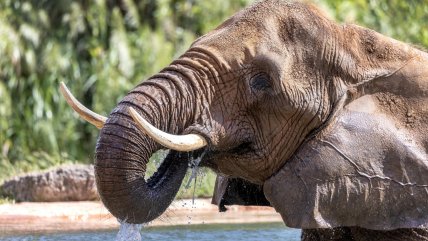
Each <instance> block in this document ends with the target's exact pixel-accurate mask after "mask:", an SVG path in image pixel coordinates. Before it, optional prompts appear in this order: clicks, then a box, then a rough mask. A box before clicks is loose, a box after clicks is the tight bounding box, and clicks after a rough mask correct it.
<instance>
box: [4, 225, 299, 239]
mask: <svg viewBox="0 0 428 241" xmlns="http://www.w3.org/2000/svg"><path fill="white" fill-rule="evenodd" d="M300 232H301V231H300V230H299V229H290V228H286V227H285V226H284V224H281V223H268V224H266V223H264V224H214V225H211V224H210V225H186V226H175V227H161V228H159V227H154V228H143V229H142V231H141V236H142V240H144V241H146V240H150V241H155V240H156V241H159V240H175V241H184V240H192V241H197V240H198V241H199V240H201V241H213V240H221V241H226V240H234V241H259V240H266V241H273V240H285V241H298V240H300ZM116 234H117V230H115V231H101V232H83V233H61V234H37V235H25V236H23V235H20V236H1V234H0V240H4V241H18V240H19V241H21V240H22V241H35V240H43V241H54V240H55V241H57V240H58V241H59V240H61V241H62V240H70V241H71V240H73V241H74V240H76V241H81V240H91V241H92V240H93V241H107V240H114V239H115V238H116Z"/></svg>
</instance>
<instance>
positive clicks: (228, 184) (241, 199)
mask: <svg viewBox="0 0 428 241" xmlns="http://www.w3.org/2000/svg"><path fill="white" fill-rule="evenodd" d="M212 203H213V204H216V205H218V207H219V210H220V212H225V211H226V210H227V209H226V207H225V205H243V206H270V203H269V201H268V200H267V199H266V197H265V195H264V193H263V186H262V185H257V184H253V183H250V182H248V181H246V180H244V179H241V178H230V177H225V176H221V175H218V176H217V179H216V183H215V187H214V195H213V198H212Z"/></svg>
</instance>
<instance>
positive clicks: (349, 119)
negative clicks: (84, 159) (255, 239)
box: [95, 0, 428, 233]
mask: <svg viewBox="0 0 428 241" xmlns="http://www.w3.org/2000/svg"><path fill="white" fill-rule="evenodd" d="M427 66H428V54H427V53H425V52H423V51H420V50H417V49H415V48H412V47H410V46H409V45H406V44H404V43H401V42H399V41H396V40H393V39H391V38H388V37H385V36H383V35H381V34H378V33H376V32H374V31H371V30H368V29H365V28H361V27H358V26H355V25H338V24H336V23H334V22H332V21H331V20H329V19H327V18H325V17H324V16H323V15H322V14H321V13H320V12H319V11H318V10H317V9H316V8H314V7H312V6H308V5H305V4H302V3H290V2H286V1H279V0H267V1H263V2H260V3H257V4H255V5H253V6H251V7H249V8H247V9H245V10H242V11H241V12H239V13H237V14H236V15H234V16H233V17H231V18H230V19H228V20H227V21H225V22H224V23H223V24H222V25H220V26H219V27H218V28H216V29H215V30H213V31H212V32H210V33H208V34H207V35H205V36H202V37H201V38H199V39H198V40H196V41H195V42H194V43H193V44H192V46H191V47H190V49H189V50H188V51H187V52H186V53H185V54H183V56H181V57H180V58H179V59H177V60H175V61H174V62H173V63H172V64H171V65H170V66H168V67H166V68H165V69H164V70H162V71H161V72H160V73H158V74H156V75H154V76H153V77H151V78H150V79H149V80H147V81H145V82H143V83H142V84H140V85H138V86H137V87H136V88H135V89H133V90H132V91H130V93H128V95H127V96H126V97H125V98H124V99H123V100H122V101H121V102H120V103H119V104H118V106H117V107H116V108H115V109H114V110H113V112H112V113H111V114H110V116H109V118H108V119H107V122H106V123H105V125H104V127H103V128H102V130H101V133H100V137H99V140H98V143H97V148H96V160H95V173H96V180H97V187H98V190H99V192H100V196H101V199H102V201H103V202H104V204H105V205H106V207H107V208H108V209H109V210H110V211H111V212H112V214H113V215H115V216H116V217H118V218H119V219H126V220H127V221H128V222H131V223H143V222H149V221H151V220H153V219H155V218H156V217H158V216H159V215H160V214H162V213H163V212H164V211H165V209H166V208H167V207H168V206H169V204H170V203H171V201H172V200H173V198H174V196H175V194H176V192H177V190H178V188H179V186H180V184H181V181H182V180H183V177H184V174H185V171H186V169H187V165H188V160H189V158H188V157H189V155H188V154H187V153H179V152H176V151H171V152H170V154H169V155H168V156H167V157H166V159H165V160H164V162H163V164H162V166H161V167H160V168H159V170H158V172H157V173H156V174H155V175H154V176H153V177H151V178H150V179H149V180H147V181H146V180H145V179H144V175H145V170H146V164H147V162H148V159H149V157H150V156H151V155H152V154H153V153H154V152H155V151H156V150H158V149H160V148H161V147H160V146H159V145H158V144H156V143H155V142H154V141H153V140H152V139H151V138H149V137H148V136H147V135H145V134H144V133H143V132H142V131H140V130H138V128H137V127H136V125H135V123H134V121H133V119H132V118H131V117H130V115H129V112H128V108H129V107H134V108H135V109H136V110H137V111H138V112H139V113H140V114H141V115H142V116H143V117H144V118H146V119H147V120H148V121H149V122H150V123H152V124H153V125H154V126H156V127H157V128H159V129H161V130H163V131H166V132H169V133H173V134H186V133H196V134H200V135H202V136H204V137H205V138H206V139H207V141H208V143H209V144H208V146H207V147H206V148H204V149H203V150H199V151H196V152H194V153H193V155H195V156H199V155H201V153H203V152H204V153H205V154H204V158H203V160H202V162H201V165H202V166H207V167H210V168H212V169H213V170H215V171H216V172H217V173H219V175H220V178H219V182H218V183H217V187H216V190H215V196H214V202H215V203H218V204H219V205H220V207H223V205H225V204H242V205H249V204H258V205H267V204H270V205H272V206H273V207H274V208H275V209H276V210H277V211H278V212H279V213H280V214H281V215H282V217H283V219H284V222H285V223H286V224H287V225H288V226H290V227H295V228H303V229H307V230H316V229H320V228H324V229H325V228H327V229H330V228H335V227H350V226H355V227H361V228H363V229H364V228H366V229H373V230H393V229H398V228H404V229H412V230H415V228H423V227H425V226H426V225H427V224H428V210H427V208H428V201H427V200H428V192H427V191H428V190H427V188H426V185H428V170H427V165H428V160H427V154H426V151H427V148H428V137H427V135H426V133H428V108H427V106H428V98H427V97H428V80H427V79H428V68H427ZM240 187H241V188H240ZM240 189H246V191H245V192H240V191H239V190H240ZM421 230H422V229H421ZM315 232H317V231H315ZM379 233H380V232H379Z"/></svg>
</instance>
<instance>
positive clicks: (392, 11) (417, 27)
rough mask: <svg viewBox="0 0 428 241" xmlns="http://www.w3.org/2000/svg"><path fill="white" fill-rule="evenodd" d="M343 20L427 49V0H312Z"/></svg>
mask: <svg viewBox="0 0 428 241" xmlns="http://www.w3.org/2000/svg"><path fill="white" fill-rule="evenodd" d="M313 2H314V3H315V4H320V5H323V6H324V8H325V9H327V12H328V13H329V14H330V15H332V16H333V17H335V18H336V19H337V20H339V21H340V22H347V23H358V24H360V25H363V26H365V27H368V28H371V29H374V30H376V31H378V32H380V33H382V34H385V35H388V36H390V37H393V38H396V39H399V40H402V41H405V42H408V43H413V44H416V45H421V46H423V47H425V48H428V25H427V23H428V1H427V0H407V1H402V0H389V1H384V0H313Z"/></svg>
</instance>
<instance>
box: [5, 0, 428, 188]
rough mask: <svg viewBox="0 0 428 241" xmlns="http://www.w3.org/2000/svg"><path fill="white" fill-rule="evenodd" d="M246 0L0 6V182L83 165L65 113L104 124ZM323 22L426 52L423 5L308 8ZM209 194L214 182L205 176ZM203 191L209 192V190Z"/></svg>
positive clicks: (361, 1) (64, 0) (342, 2)
mask: <svg viewBox="0 0 428 241" xmlns="http://www.w3.org/2000/svg"><path fill="white" fill-rule="evenodd" d="M251 2H253V0H234V1H229V0H215V1H214V0H213V1H207V0H141V1H137V0H94V1H86V0H56V1H49V0H2V1H0V56H1V58H0V182H1V180H2V179H5V178H8V177H10V176H12V175H16V174H20V173H22V172H27V171H32V170H40V169H46V168H49V167H51V166H55V165H59V164H63V163H73V162H80V163H92V160H93V152H94V146H95V141H96V138H97V135H98V130H97V129H96V128H95V127H93V126H91V125H90V124H88V123H86V122H84V121H82V120H81V119H79V118H78V116H77V115H76V114H75V113H73V111H72V110H71V109H70V108H69V107H68V106H67V105H66V102H65V101H64V99H63V98H62V96H60V94H59V91H58V86H59V83H60V82H61V81H64V82H65V83H66V84H67V85H68V86H69V87H70V88H71V90H72V92H73V93H74V94H75V96H76V97H77V99H79V100H81V101H82V102H83V104H84V105H85V106H87V107H89V108H90V109H92V110H94V111H96V112H98V113H101V114H103V115H108V114H109V111H110V110H112V109H113V107H114V106H115V105H116V103H117V102H118V101H119V100H120V99H121V98H122V97H123V96H124V95H125V94H126V93H127V92H128V91H129V90H130V89H132V88H133V86H135V85H136V84H137V83H139V82H140V81H142V80H144V79H146V78H147V77H149V76H150V75H152V74H154V73H156V72H157V71H159V70H160V69H161V68H162V67H164V66H166V65H168V64H169V63H170V62H171V61H172V60H173V59H174V58H176V57H178V56H179V55H180V54H182V53H183V52H184V51H185V50H186V49H187V48H188V47H189V45H190V43H191V42H192V41H193V40H194V39H196V38H197V37H198V36H201V35H203V34H204V33H207V32H208V31H210V30H211V29H213V28H214V27H215V26H217V25H219V24H220V23H221V22H222V21H223V20H225V19H226V18H227V17H228V16H231V15H232V14H233V13H234V12H236V11H238V10H239V9H241V8H243V7H244V6H246V5H248V4H250V3H251ZM311 2H314V3H315V4H316V5H318V6H320V7H322V8H323V9H324V10H325V11H326V12H327V14H328V15H330V16H331V17H332V18H334V19H337V20H339V21H342V22H354V23H358V24H360V25H363V26H367V27H370V28H372V29H375V30H377V31H379V32H382V33H383V34H386V35H389V36H391V37H394V38H397V39H400V40H403V41H406V42H410V43H413V44H416V45H419V46H422V47H428V25H427V23H428V2H427V0H408V1H402V0H390V1H384V0H352V1H351V0H312V1H311ZM208 176H209V178H208V179H209V180H208V181H207V182H208V183H209V186H210V187H211V186H212V185H213V180H214V177H215V176H214V175H213V174H212V173H208ZM209 192H210V190H209Z"/></svg>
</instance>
